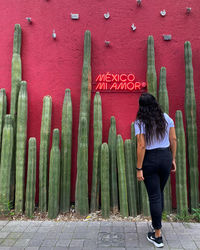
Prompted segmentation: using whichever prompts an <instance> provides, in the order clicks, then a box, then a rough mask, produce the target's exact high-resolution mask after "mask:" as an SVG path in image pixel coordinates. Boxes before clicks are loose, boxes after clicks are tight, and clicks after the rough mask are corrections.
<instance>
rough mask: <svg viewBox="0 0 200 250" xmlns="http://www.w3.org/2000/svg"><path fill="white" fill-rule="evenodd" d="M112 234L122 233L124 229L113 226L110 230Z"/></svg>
mask: <svg viewBox="0 0 200 250" xmlns="http://www.w3.org/2000/svg"><path fill="white" fill-rule="evenodd" d="M112 231H113V232H124V227H122V226H115V227H113V228H112Z"/></svg>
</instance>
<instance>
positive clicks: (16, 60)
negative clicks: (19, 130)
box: [10, 24, 22, 201]
mask: <svg viewBox="0 0 200 250" xmlns="http://www.w3.org/2000/svg"><path fill="white" fill-rule="evenodd" d="M21 80H22V63H21V26H20V24H15V31H14V39H13V56H12V69H11V85H12V86H11V100H10V114H11V115H12V117H13V129H14V142H13V145H14V146H13V150H14V152H13V164H12V169H11V200H13V201H14V196H15V179H16V165H15V159H16V156H15V153H16V145H15V144H16V138H15V137H16V122H17V100H18V95H19V89H20V83H21Z"/></svg>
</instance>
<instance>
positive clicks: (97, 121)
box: [90, 92, 102, 211]
mask: <svg viewBox="0 0 200 250" xmlns="http://www.w3.org/2000/svg"><path fill="white" fill-rule="evenodd" d="M93 114H94V115H93V117H94V119H93V129H94V151H93V170H92V191H91V206H90V209H91V211H96V210H98V208H99V177H100V176H99V172H100V171H99V167H100V166H99V153H100V148H101V144H102V107H101V96H100V93H99V92H96V94H95V97H94V112H93Z"/></svg>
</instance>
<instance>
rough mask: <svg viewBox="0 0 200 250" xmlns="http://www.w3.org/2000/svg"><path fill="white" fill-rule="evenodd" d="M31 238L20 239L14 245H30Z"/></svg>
mask: <svg viewBox="0 0 200 250" xmlns="http://www.w3.org/2000/svg"><path fill="white" fill-rule="evenodd" d="M29 241H30V239H18V240H17V241H16V242H15V244H14V245H13V246H16V247H26V246H28V243H29Z"/></svg>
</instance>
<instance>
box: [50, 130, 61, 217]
mask: <svg viewBox="0 0 200 250" xmlns="http://www.w3.org/2000/svg"><path fill="white" fill-rule="evenodd" d="M59 141H60V139H59V129H54V130H53V140H52V148H51V153H50V167H49V199H48V217H49V218H50V219H54V218H56V217H57V215H58V213H59V191H60V148H59Z"/></svg>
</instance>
